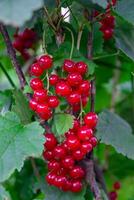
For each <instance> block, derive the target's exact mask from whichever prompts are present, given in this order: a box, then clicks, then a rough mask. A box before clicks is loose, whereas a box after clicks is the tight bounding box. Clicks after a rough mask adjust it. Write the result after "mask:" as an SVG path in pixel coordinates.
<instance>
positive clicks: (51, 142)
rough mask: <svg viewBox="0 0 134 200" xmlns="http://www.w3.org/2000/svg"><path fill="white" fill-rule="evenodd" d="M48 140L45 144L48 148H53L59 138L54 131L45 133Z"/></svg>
mask: <svg viewBox="0 0 134 200" xmlns="http://www.w3.org/2000/svg"><path fill="white" fill-rule="evenodd" d="M45 138H46V142H45V144H44V146H45V148H46V149H47V150H53V149H54V148H55V147H56V145H57V139H56V137H55V136H54V134H52V133H46V134H45Z"/></svg>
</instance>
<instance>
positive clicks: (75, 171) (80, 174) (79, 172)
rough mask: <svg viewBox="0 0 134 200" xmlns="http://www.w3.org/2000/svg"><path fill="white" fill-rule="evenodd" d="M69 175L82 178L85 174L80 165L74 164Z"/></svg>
mask: <svg viewBox="0 0 134 200" xmlns="http://www.w3.org/2000/svg"><path fill="white" fill-rule="evenodd" d="M69 174H70V177H71V178H73V179H82V178H83V177H84V175H85V172H84V170H83V169H82V167H80V166H74V167H73V169H71V170H70V173H69Z"/></svg>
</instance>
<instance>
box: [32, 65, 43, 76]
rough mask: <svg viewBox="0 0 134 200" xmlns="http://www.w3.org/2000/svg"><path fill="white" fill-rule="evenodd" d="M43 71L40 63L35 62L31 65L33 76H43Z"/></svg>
mask: <svg viewBox="0 0 134 200" xmlns="http://www.w3.org/2000/svg"><path fill="white" fill-rule="evenodd" d="M43 72H44V70H43V68H42V67H41V66H40V65H39V64H38V63H34V64H32V65H31V68H30V74H31V75H32V76H41V75H42V74H43Z"/></svg>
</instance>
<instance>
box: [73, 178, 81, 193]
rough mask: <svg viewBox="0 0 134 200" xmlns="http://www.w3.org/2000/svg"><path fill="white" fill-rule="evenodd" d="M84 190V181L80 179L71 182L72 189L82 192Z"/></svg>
mask: <svg viewBox="0 0 134 200" xmlns="http://www.w3.org/2000/svg"><path fill="white" fill-rule="evenodd" d="M81 190H82V183H81V181H79V180H76V181H75V180H74V181H72V183H71V191H72V192H80V191H81Z"/></svg>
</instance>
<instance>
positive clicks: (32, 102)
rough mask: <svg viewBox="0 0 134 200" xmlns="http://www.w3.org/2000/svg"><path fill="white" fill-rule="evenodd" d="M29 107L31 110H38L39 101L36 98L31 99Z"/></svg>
mask: <svg viewBox="0 0 134 200" xmlns="http://www.w3.org/2000/svg"><path fill="white" fill-rule="evenodd" d="M29 107H30V108H31V110H34V111H36V109H37V102H36V101H35V100H34V99H31V100H30V102H29Z"/></svg>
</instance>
